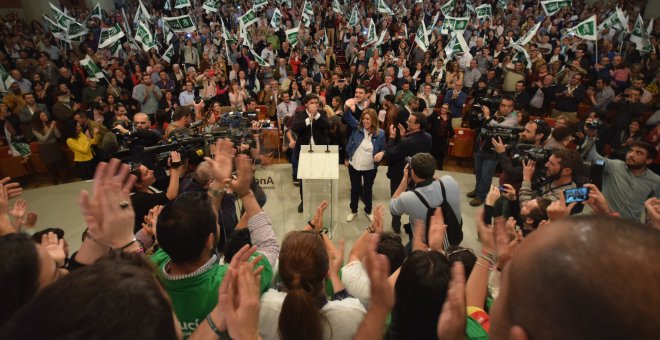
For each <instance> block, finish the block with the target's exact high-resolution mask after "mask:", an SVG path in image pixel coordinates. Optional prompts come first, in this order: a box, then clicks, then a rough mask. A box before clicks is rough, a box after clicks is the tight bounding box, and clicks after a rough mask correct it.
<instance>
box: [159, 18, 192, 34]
mask: <svg viewBox="0 0 660 340" xmlns="http://www.w3.org/2000/svg"><path fill="white" fill-rule="evenodd" d="M163 24H167V25H169V26H170V28H171V29H172V31H173V32H175V33H181V32H184V33H192V32H194V31H195V30H196V28H195V23H194V22H193V21H192V19H191V18H190V16H189V15H182V16H178V17H171V18H168V17H163Z"/></svg>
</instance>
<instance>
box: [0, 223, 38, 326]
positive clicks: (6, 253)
mask: <svg viewBox="0 0 660 340" xmlns="http://www.w3.org/2000/svg"><path fill="white" fill-rule="evenodd" d="M39 268H40V263H39V254H38V253H37V246H36V245H35V244H34V242H32V240H30V238H29V237H28V236H27V235H26V234H23V233H17V234H8V235H4V236H0V294H2V295H1V296H2V298H1V299H0V300H2V303H0V325H2V324H3V323H4V322H5V321H7V319H9V318H10V317H11V316H12V315H13V314H14V313H16V311H17V310H18V309H19V308H20V307H22V306H23V305H25V304H26V303H27V302H28V301H30V299H32V297H33V296H34V295H35V294H36V293H37V290H38V289H39Z"/></svg>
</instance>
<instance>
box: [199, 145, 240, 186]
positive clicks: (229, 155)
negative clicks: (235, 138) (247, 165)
mask: <svg viewBox="0 0 660 340" xmlns="http://www.w3.org/2000/svg"><path fill="white" fill-rule="evenodd" d="M211 151H212V152H213V158H209V157H206V158H205V160H206V161H207V162H208V163H209V165H211V172H212V173H213V178H214V180H215V181H217V182H219V183H224V184H228V181H229V180H231V172H232V169H233V167H234V162H233V160H234V154H235V153H236V150H235V149H234V144H233V143H232V142H231V141H230V140H229V139H218V140H217V141H216V142H215V144H214V145H212V147H211Z"/></svg>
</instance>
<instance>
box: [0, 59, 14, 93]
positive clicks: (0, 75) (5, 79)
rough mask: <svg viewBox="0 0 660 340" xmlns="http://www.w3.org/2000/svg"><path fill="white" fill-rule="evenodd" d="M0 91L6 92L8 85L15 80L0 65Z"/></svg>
mask: <svg viewBox="0 0 660 340" xmlns="http://www.w3.org/2000/svg"><path fill="white" fill-rule="evenodd" d="M0 80H2V81H0V92H7V91H9V86H11V84H13V83H14V82H15V81H16V80H14V78H12V77H11V76H10V75H9V73H7V71H5V68H4V67H2V65H0Z"/></svg>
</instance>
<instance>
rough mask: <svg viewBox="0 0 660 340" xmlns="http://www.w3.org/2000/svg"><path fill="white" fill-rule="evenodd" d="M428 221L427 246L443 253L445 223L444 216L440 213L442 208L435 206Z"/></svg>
mask: <svg viewBox="0 0 660 340" xmlns="http://www.w3.org/2000/svg"><path fill="white" fill-rule="evenodd" d="M430 222H431V223H430V225H429V234H428V235H427V238H428V243H429V248H431V249H433V250H435V251H437V252H439V253H444V251H445V234H446V231H447V225H446V224H445V218H444V216H443V215H442V208H440V207H438V208H435V211H434V212H433V216H431V221H430Z"/></svg>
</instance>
